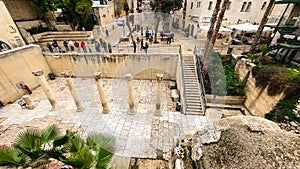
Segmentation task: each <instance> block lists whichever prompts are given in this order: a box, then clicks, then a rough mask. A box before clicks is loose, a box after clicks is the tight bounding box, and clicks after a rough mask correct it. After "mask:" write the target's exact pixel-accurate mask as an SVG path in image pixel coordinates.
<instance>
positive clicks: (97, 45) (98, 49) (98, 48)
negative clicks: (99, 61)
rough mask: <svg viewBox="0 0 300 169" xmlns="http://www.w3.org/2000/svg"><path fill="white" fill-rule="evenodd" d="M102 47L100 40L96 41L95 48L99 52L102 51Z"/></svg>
mask: <svg viewBox="0 0 300 169" xmlns="http://www.w3.org/2000/svg"><path fill="white" fill-rule="evenodd" d="M100 47H101V45H100V43H99V42H98V41H95V50H96V52H98V53H100V52H101V50H100Z"/></svg>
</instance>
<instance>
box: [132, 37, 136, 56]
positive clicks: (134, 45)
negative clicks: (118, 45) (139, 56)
mask: <svg viewBox="0 0 300 169" xmlns="http://www.w3.org/2000/svg"><path fill="white" fill-rule="evenodd" d="M132 43H133V53H136V42H135V41H134V40H133V41H132Z"/></svg>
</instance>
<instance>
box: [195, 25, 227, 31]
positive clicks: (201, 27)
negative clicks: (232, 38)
mask: <svg viewBox="0 0 300 169" xmlns="http://www.w3.org/2000/svg"><path fill="white" fill-rule="evenodd" d="M209 27H210V26H200V29H203V30H207V31H208V30H209ZM219 32H232V30H230V29H228V28H224V27H223V26H221V27H220V30H219Z"/></svg>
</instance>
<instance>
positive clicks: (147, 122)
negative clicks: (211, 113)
mask: <svg viewBox="0 0 300 169" xmlns="http://www.w3.org/2000/svg"><path fill="white" fill-rule="evenodd" d="M73 82H74V86H75V91H76V93H77V95H78V97H79V99H80V101H81V103H82V104H83V105H84V107H85V110H84V111H82V112H76V106H75V103H74V101H73V99H72V96H71V94H70V92H69V89H68V87H67V83H66V81H65V78H56V79H55V80H52V81H51V80H50V81H49V85H50V87H51V89H52V92H53V94H54V95H55V98H56V99H57V103H58V108H57V110H55V111H50V109H51V105H50V102H49V101H48V100H47V98H46V95H45V94H44V92H43V90H42V89H41V88H40V87H39V88H37V89H34V90H33V94H32V95H30V97H31V99H32V100H33V101H34V102H35V104H36V105H37V107H36V108H35V109H33V110H27V109H22V108H21V107H20V105H18V103H17V101H16V102H14V103H12V104H8V105H6V106H4V107H3V108H1V109H0V126H1V128H0V131H1V133H0V134H1V137H0V142H1V143H2V144H9V143H12V141H13V140H14V138H15V137H16V136H17V133H19V132H20V131H22V130H23V129H24V128H26V127H27V128H29V127H37V128H45V127H46V126H47V125H50V124H53V123H56V124H59V126H60V128H62V129H64V130H66V129H68V128H69V129H73V130H81V131H82V133H83V135H86V134H88V133H94V132H98V133H99V132H100V133H108V134H113V135H114V136H115V137H116V140H117V145H116V155H119V156H126V157H140V158H156V152H157V150H163V151H164V152H167V151H168V150H170V149H171V147H172V146H173V144H174V142H175V140H176V139H179V138H180V137H183V136H184V135H186V134H193V133H195V132H196V131H197V130H199V129H203V128H205V129H206V130H208V131H209V133H214V126H213V123H212V122H211V121H209V120H208V117H205V116H194V115H183V114H181V113H180V112H178V111H175V103H174V102H173V101H172V99H171V96H170V95H171V94H170V93H171V91H170V89H169V88H168V82H167V81H163V83H162V92H163V93H162V110H163V111H162V116H161V117H159V116H154V110H155V87H156V80H153V81H151V80H133V97H134V100H135V106H136V113H135V114H130V113H129V106H128V98H127V97H128V93H127V81H126V80H125V79H103V86H104V91H105V95H106V98H107V101H108V104H109V107H110V110H111V111H110V113H108V114H103V113H102V106H101V103H100V99H99V95H98V91H97V87H96V84H95V80H94V79H93V78H75V79H73ZM20 126H23V127H20ZM64 130H62V131H64Z"/></svg>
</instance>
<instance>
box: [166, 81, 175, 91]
mask: <svg viewBox="0 0 300 169" xmlns="http://www.w3.org/2000/svg"><path fill="white" fill-rule="evenodd" d="M168 87H169V88H170V89H176V82H174V81H170V82H169V83H168Z"/></svg>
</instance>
